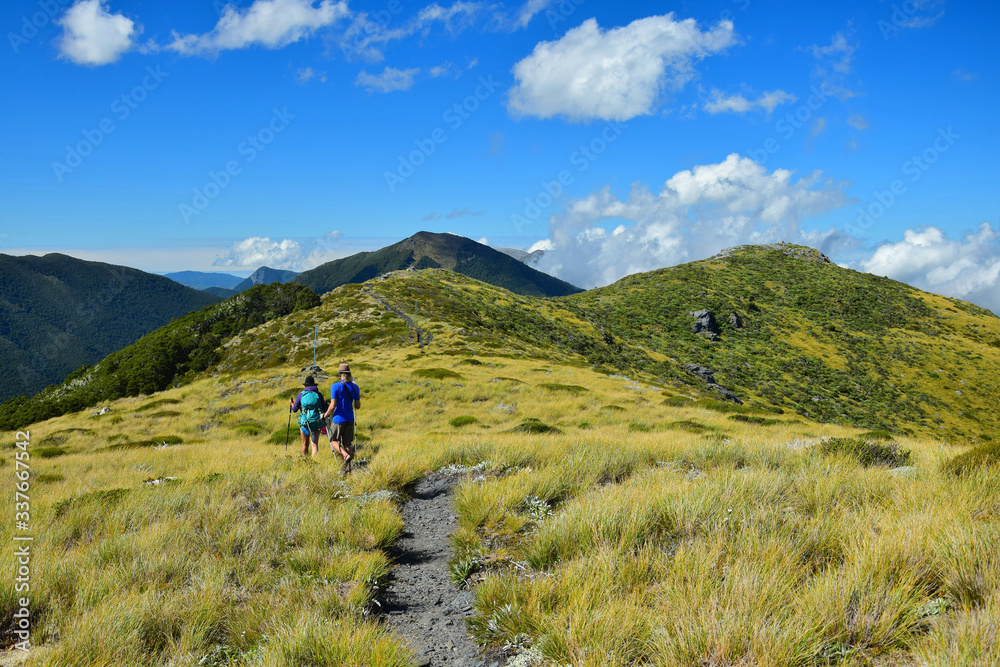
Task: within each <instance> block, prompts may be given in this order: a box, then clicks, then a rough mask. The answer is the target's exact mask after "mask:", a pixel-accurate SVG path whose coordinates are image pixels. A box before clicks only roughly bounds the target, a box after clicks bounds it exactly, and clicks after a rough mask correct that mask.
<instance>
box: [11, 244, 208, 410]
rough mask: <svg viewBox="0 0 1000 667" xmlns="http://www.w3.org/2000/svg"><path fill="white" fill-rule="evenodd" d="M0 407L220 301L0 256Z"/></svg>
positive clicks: (120, 274)
mask: <svg viewBox="0 0 1000 667" xmlns="http://www.w3.org/2000/svg"><path fill="white" fill-rule="evenodd" d="M0 278H2V279H0V366H2V367H3V368H6V369H9V371H10V372H8V373H5V374H3V376H2V377H0V400H5V399H7V398H10V397H11V396H17V395H20V394H31V393H35V392H37V391H39V390H40V389H42V388H43V387H46V386H48V385H50V384H52V383H55V382H61V381H62V380H63V378H65V377H66V376H67V375H68V374H69V373H71V372H72V371H74V370H76V369H77V368H79V367H80V366H81V365H83V364H92V363H95V362H97V361H99V360H100V359H102V358H103V357H105V356H106V355H108V354H109V353H111V352H113V351H115V350H119V349H121V348H123V347H125V346H126V345H129V344H130V343H132V342H134V341H135V340H137V339H138V338H139V337H141V336H142V335H144V334H146V333H149V332H150V331H153V330H155V329H157V328H158V327H160V326H163V325H164V324H167V323H168V322H169V321H170V320H171V319H173V318H175V317H179V316H181V315H186V314H187V313H189V312H191V311H192V310H198V309H200V308H202V307H204V306H207V305H209V304H212V303H217V302H218V301H219V299H218V298H217V297H214V296H212V295H210V294H206V293H204V292H200V291H198V290H195V289H191V288H189V287H185V286H182V285H180V284H178V283H176V282H174V281H173V280H170V279H168V278H165V277H163V276H157V275H153V274H149V273H145V272H143V271H139V270H137V269H132V268H129V267H124V266H115V265H112V264H105V263H102V262H89V261H84V260H80V259H76V258H73V257H69V256H67V255H61V254H57V253H52V254H48V255H45V256H43V257H34V256H30V255H29V256H24V257H12V256H9V255H0Z"/></svg>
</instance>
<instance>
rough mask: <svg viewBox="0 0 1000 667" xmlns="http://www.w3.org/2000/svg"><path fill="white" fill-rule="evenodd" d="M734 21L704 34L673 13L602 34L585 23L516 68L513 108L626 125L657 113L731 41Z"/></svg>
mask: <svg viewBox="0 0 1000 667" xmlns="http://www.w3.org/2000/svg"><path fill="white" fill-rule="evenodd" d="M735 40H736V36H735V34H734V33H733V24H732V22H731V21H720V22H719V23H717V24H716V25H715V26H714V27H713V28H712V29H711V30H708V31H706V32H702V31H701V30H699V29H698V24H697V23H696V22H695V21H694V19H685V20H683V21H675V20H674V15H673V14H667V15H665V16H651V17H648V18H644V19H639V20H636V21H633V22H632V23H630V24H628V25H627V26H625V27H623V28H613V29H610V30H602V29H601V28H600V27H599V26H598V25H597V21H596V20H595V19H588V20H587V21H584V22H583V23H582V24H581V25H579V26H578V27H576V28H573V29H572V30H569V31H568V32H567V33H566V34H565V35H564V36H563V37H562V38H561V39H559V40H558V41H554V42H541V43H539V44H538V45H536V46H535V49H534V51H533V52H532V53H531V55H529V56H528V57H526V58H524V59H523V60H521V61H520V62H518V63H517V64H516V65H514V77H515V80H516V83H515V85H514V87H513V88H512V89H511V90H510V91H509V100H508V104H507V108H508V110H509V111H510V112H511V113H513V114H515V115H519V116H537V117H539V118H551V117H553V116H565V117H567V118H568V119H570V120H593V119H603V120H618V121H623V120H628V119H630V118H634V117H636V116H640V115H648V114H651V113H653V111H654V108H655V106H656V104H657V102H658V100H659V98H660V95H661V93H662V92H663V91H664V90H670V91H676V90H679V89H681V88H683V87H684V85H685V84H686V83H687V82H688V81H690V80H691V79H693V78H694V77H695V76H697V72H696V71H695V69H694V63H695V62H696V61H698V60H701V59H702V58H704V57H705V56H708V55H711V54H713V53H718V52H720V51H722V50H724V49H725V48H726V47H728V46H730V45H731V44H733V43H734V42H735Z"/></svg>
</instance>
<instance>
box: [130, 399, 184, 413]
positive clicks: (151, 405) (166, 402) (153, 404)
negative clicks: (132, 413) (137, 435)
mask: <svg viewBox="0 0 1000 667" xmlns="http://www.w3.org/2000/svg"><path fill="white" fill-rule="evenodd" d="M178 403H180V400H178V399H176V398H158V399H156V400H155V401H150V402H149V403H145V404H143V405H140V406H139V407H137V408H136V411H137V412H138V411H139V410H152V409H153V408H158V407H160V406H161V405H177V404H178Z"/></svg>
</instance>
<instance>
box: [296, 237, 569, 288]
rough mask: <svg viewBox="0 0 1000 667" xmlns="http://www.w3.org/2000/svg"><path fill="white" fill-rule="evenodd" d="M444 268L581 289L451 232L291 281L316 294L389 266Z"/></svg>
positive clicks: (509, 282)
mask: <svg viewBox="0 0 1000 667" xmlns="http://www.w3.org/2000/svg"><path fill="white" fill-rule="evenodd" d="M410 268H412V269H437V268H445V269H450V270H452V271H454V272H455V273H460V274H462V275H465V276H468V277H470V278H475V279H476V280H481V281H483V282H485V283H489V284H491V285H495V286H497V287H502V288H504V289H507V290H510V291H511V292H515V293H517V294H525V295H528V296H563V295H566V294H574V293H576V292H579V291H581V290H580V288H578V287H574V286H573V285H570V284H569V283H567V282H565V281H562V280H559V279H558V278H554V277H552V276H550V275H548V274H547V273H542V272H541V271H538V270H536V269H533V268H531V267H530V266H528V265H526V264H524V263H522V262H519V261H517V260H516V259H514V258H513V257H510V256H509V255H506V254H504V253H502V252H500V251H498V250H494V249H493V248H490V247H489V246H486V245H483V244H482V243H477V242H476V241H473V240H471V239H467V238H465V237H464V236H456V235H455V234H435V233H432V232H417V233H416V234H414V235H413V236H411V237H410V238H407V239H403V240H402V241H400V242H399V243H394V244H393V245H390V246H387V247H385V248H382V249H380V250H376V251H374V252H361V253H357V254H355V255H351V256H350V257H344V258H342V259H337V260H334V261H332V262H327V263H326V264H323V265H321V266H318V267H316V268H315V269H312V270H310V271H306V272H304V273H302V274H299V276H297V277H296V278H295V282H297V283H300V284H302V285H305V286H307V287H309V288H310V289H311V290H313V291H314V292H316V293H317V294H325V293H327V292H329V291H332V290H334V289H336V288H337V287H340V286H341V285H347V284H349V283H363V282H365V281H366V280H371V279H372V278H375V277H377V276H379V275H381V274H383V273H387V272H389V271H399V270H401V269H410Z"/></svg>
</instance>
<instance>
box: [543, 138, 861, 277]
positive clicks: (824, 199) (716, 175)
mask: <svg viewBox="0 0 1000 667" xmlns="http://www.w3.org/2000/svg"><path fill="white" fill-rule="evenodd" d="M793 175H794V174H793V172H791V171H787V170H784V169H775V170H774V171H771V172H768V171H767V169H766V168H765V167H764V166H762V165H760V164H758V163H757V162H755V161H753V160H751V159H749V158H745V157H740V156H739V155H736V154H735V153H734V154H732V155H730V156H729V157H727V158H726V159H725V160H724V161H722V162H720V163H718V164H709V165H701V166H697V167H694V168H693V169H689V170H685V171H681V172H678V173H677V174H674V175H673V176H672V177H671V178H670V179H668V180H667V181H666V183H665V184H664V185H663V187H662V188H661V189H660V192H659V193H658V194H653V193H651V192H650V191H649V189H648V188H647V187H646V186H644V185H641V184H637V185H635V186H633V188H632V191H631V192H630V193H629V196H628V198H627V199H625V200H624V201H623V200H621V199H619V198H618V197H616V196H615V195H614V194H612V193H611V190H610V188H609V187H605V188H603V189H601V190H599V191H597V192H594V193H592V194H590V195H589V196H587V197H583V198H581V199H574V200H571V201H570V202H569V203H568V204H567V206H566V210H565V211H564V212H562V213H560V214H557V215H555V216H553V217H552V219H551V220H550V222H549V238H547V239H545V240H543V241H541V242H539V243H536V244H535V245H534V246H532V248H531V250H544V251H545V254H544V255H543V256H542V257H541V259H540V260H539V264H538V268H539V269H541V270H543V271H546V272H548V273H551V274H553V275H556V276H558V277H560V278H562V279H563V280H567V281H569V282H571V283H573V284H574V285H579V286H580V287H586V288H590V287H596V286H600V285H607V284H609V283H612V282H614V281H616V280H618V279H620V278H622V277H624V276H626V275H629V274H632V273H637V272H640V271H651V270H653V269H658V268H663V267H665V266H672V265H674V264H678V263H681V262H686V261H691V260H694V259H699V258H703V257H707V256H709V255H712V254H714V253H716V252H718V251H719V250H721V249H723V248H725V247H727V246H731V245H738V244H742V243H769V242H774V241H780V240H784V241H791V242H798V243H806V244H808V245H812V246H814V247H819V248H821V249H824V250H829V249H830V248H831V247H832V246H833V244H835V243H838V242H841V241H843V235H842V234H841V233H839V232H836V231H835V230H833V229H830V230H827V231H821V230H818V229H808V230H803V229H802V228H801V226H800V225H801V223H802V221H804V220H806V219H807V218H809V217H810V216H815V215H822V214H825V213H828V212H829V211H832V210H834V209H836V208H838V207H840V206H843V205H844V204H846V203H847V202H848V199H847V196H846V195H845V194H844V188H845V187H846V185H845V184H844V183H834V182H832V181H830V180H829V179H824V178H823V175H822V174H821V173H820V172H814V173H812V174H809V175H807V176H803V177H800V178H798V179H797V180H793ZM612 226H613V228H612V229H611V230H610V231H608V227H612Z"/></svg>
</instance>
